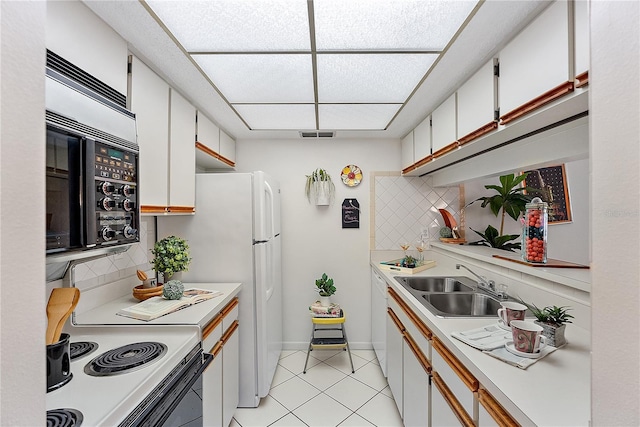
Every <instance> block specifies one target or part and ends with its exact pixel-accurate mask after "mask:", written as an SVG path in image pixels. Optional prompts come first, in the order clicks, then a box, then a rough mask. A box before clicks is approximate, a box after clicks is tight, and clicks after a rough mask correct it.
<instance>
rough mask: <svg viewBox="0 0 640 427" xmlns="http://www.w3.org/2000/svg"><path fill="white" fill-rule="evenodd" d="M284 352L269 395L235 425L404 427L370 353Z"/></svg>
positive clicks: (239, 412) (240, 411)
mask: <svg viewBox="0 0 640 427" xmlns="http://www.w3.org/2000/svg"><path fill="white" fill-rule="evenodd" d="M306 355H307V353H306V351H283V352H282V355H281V356H280V361H279V363H278V367H277V369H276V373H275V377H274V379H273V383H272V385H271V391H270V392H269V395H268V396H267V397H265V398H264V399H262V401H261V402H260V406H258V407H257V408H251V409H249V408H238V409H237V410H236V413H235V414H234V418H233V420H232V422H231V426H232V427H267V426H274V427H276V426H277V427H304V426H309V427H335V426H345V427H346V426H352V427H365V426H378V427H402V419H401V418H400V415H399V414H398V410H397V409H396V406H395V403H394V402H393V399H392V398H391V392H390V391H389V386H388V385H387V381H386V379H385V378H384V376H383V375H382V371H381V370H380V366H379V365H378V360H377V359H376V357H375V353H374V352H373V351H372V350H352V351H351V355H352V356H353V366H354V368H355V373H353V374H352V373H351V366H350V364H349V356H348V354H347V353H346V352H345V351H342V350H313V351H312V352H311V356H310V357H309V365H308V367H307V373H306V374H303V373H302V370H303V368H304V361H305V358H306Z"/></svg>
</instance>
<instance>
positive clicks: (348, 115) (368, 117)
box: [318, 104, 401, 130]
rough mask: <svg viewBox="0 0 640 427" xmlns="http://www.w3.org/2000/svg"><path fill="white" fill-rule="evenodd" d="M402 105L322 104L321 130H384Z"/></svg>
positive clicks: (320, 114) (319, 113) (320, 110)
mask: <svg viewBox="0 0 640 427" xmlns="http://www.w3.org/2000/svg"><path fill="white" fill-rule="evenodd" d="M400 106H401V104H348V105H347V104H321V105H319V106H318V115H319V117H320V129H334V130H347V129H356V130H357V129H372V130H383V129H384V128H385V127H386V126H387V124H388V123H389V121H390V120H391V118H392V117H393V115H394V114H395V113H396V112H397V111H398V109H399V108H400Z"/></svg>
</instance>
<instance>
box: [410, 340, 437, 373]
mask: <svg viewBox="0 0 640 427" xmlns="http://www.w3.org/2000/svg"><path fill="white" fill-rule="evenodd" d="M404 339H405V341H406V342H407V345H408V346H409V348H410V349H411V351H412V352H413V354H414V355H415V356H416V359H418V362H419V363H420V365H421V366H422V369H424V371H425V372H426V373H427V374H430V373H431V364H430V363H429V359H427V357H426V356H425V355H424V354H423V353H422V351H421V350H420V347H418V344H416V342H415V341H414V340H413V338H412V337H411V335H410V334H409V333H408V332H406V331H405V333H404Z"/></svg>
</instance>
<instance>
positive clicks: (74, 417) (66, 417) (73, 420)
mask: <svg viewBox="0 0 640 427" xmlns="http://www.w3.org/2000/svg"><path fill="white" fill-rule="evenodd" d="M83 419H84V417H83V416H82V412H80V411H78V410H76V409H69V408H61V409H51V410H49V411H47V427H79V426H80V425H82V420H83Z"/></svg>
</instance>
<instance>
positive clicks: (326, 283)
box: [316, 273, 336, 297]
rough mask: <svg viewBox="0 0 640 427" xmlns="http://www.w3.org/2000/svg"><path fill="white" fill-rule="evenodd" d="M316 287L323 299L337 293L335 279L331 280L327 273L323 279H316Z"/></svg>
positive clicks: (323, 274) (323, 275)
mask: <svg viewBox="0 0 640 427" xmlns="http://www.w3.org/2000/svg"><path fill="white" fill-rule="evenodd" d="M316 287H317V288H318V289H317V290H318V293H319V294H320V296H321V297H330V296H331V295H333V294H335V293H336V287H335V286H334V285H333V279H331V278H329V277H328V276H327V275H326V273H322V277H320V278H319V279H316Z"/></svg>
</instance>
